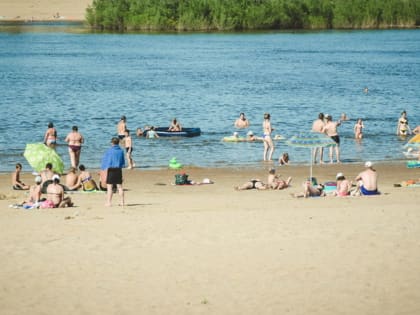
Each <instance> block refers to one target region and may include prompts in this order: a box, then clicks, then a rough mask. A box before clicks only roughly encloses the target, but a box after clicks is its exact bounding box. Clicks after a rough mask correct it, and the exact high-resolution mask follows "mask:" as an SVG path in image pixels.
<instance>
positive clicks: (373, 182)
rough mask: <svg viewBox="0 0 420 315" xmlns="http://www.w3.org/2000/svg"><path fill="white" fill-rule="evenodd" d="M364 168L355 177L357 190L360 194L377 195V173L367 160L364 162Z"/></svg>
mask: <svg viewBox="0 0 420 315" xmlns="http://www.w3.org/2000/svg"><path fill="white" fill-rule="evenodd" d="M365 167H366V170H364V171H363V172H361V173H360V174H359V175H357V177H356V181H358V182H359V187H358V189H359V191H360V194H361V195H365V196H369V195H378V194H379V191H378V174H377V172H376V170H375V169H373V163H372V162H370V161H367V162H366V163H365Z"/></svg>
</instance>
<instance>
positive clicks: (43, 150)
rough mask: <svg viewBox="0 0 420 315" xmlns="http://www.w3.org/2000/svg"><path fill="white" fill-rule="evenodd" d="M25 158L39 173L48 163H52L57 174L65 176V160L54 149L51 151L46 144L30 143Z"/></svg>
mask: <svg viewBox="0 0 420 315" xmlns="http://www.w3.org/2000/svg"><path fill="white" fill-rule="evenodd" d="M23 156H24V157H25V158H26V160H27V161H28V163H29V165H30V166H32V168H33V169H34V170H35V171H37V172H40V171H42V170H43V169H45V165H46V164H47V163H51V164H52V166H53V171H54V172H55V173H58V174H63V171H64V163H63V160H62V159H61V157H60V156H59V155H58V154H57V152H55V150H54V149H51V148H50V147H48V146H46V145H45V144H44V143H28V144H27V145H26V148H25V152H24V153H23Z"/></svg>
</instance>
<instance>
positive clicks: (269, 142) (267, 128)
mask: <svg viewBox="0 0 420 315" xmlns="http://www.w3.org/2000/svg"><path fill="white" fill-rule="evenodd" d="M270 118H271V116H270V114H268V113H265V114H264V121H263V142H264V157H263V159H264V161H271V160H272V157H273V153H274V142H273V139H272V138H271V133H272V132H273V128H272V127H271V122H270Z"/></svg>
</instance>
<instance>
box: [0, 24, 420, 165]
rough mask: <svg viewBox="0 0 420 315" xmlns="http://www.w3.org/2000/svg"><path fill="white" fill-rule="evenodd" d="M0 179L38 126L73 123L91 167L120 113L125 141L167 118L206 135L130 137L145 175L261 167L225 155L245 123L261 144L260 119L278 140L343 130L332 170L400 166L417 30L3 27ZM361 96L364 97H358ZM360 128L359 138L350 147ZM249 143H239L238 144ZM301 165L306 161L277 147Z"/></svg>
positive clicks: (416, 96)
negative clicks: (327, 118)
mask: <svg viewBox="0 0 420 315" xmlns="http://www.w3.org/2000/svg"><path fill="white" fill-rule="evenodd" d="M0 81H1V84H0V95H1V99H0V109H1V118H2V123H1V124H0V171H11V170H13V169H14V164H15V163H16V162H21V163H22V164H23V165H24V170H27V171H28V170H30V169H31V168H30V167H29V165H28V164H27V163H26V161H25V158H24V157H23V152H24V149H25V145H26V143H32V142H40V141H42V140H43V135H44V132H45V130H46V128H47V124H48V122H50V121H51V122H53V123H54V125H55V126H56V128H57V130H58V135H59V146H58V148H57V151H58V153H59V154H60V155H61V156H62V157H63V160H64V162H65V164H66V167H67V166H69V157H68V153H67V146H66V144H65V142H64V138H65V136H66V135H67V133H68V132H70V130H71V127H72V126H73V125H77V126H78V127H79V131H80V132H81V133H82V134H83V135H84V137H85V139H86V143H85V145H84V147H83V151H82V156H81V162H82V163H83V164H85V165H86V166H87V167H89V168H98V167H99V165H100V160H101V157H102V154H103V152H104V151H105V149H106V148H107V147H108V146H109V142H110V139H111V137H112V136H114V135H115V134H116V124H117V122H118V120H119V118H120V116H121V115H126V116H127V125H128V128H129V129H131V130H132V131H133V132H134V131H135V129H136V128H137V127H143V126H144V125H155V126H166V125H168V124H169V122H170V120H171V119H172V118H173V117H176V118H178V120H180V122H181V123H182V125H183V126H184V127H200V128H201V130H202V135H201V136H200V137H196V138H187V139H157V140H147V139H140V138H136V137H133V139H134V153H133V154H134V160H135V161H136V164H137V166H138V167H141V168H164V167H166V166H167V165H168V161H169V160H170V159H171V158H172V157H176V158H177V159H178V160H179V161H180V162H181V163H183V164H185V165H194V166H204V167H207V166H210V167H221V166H231V167H236V166H246V165H250V166H256V165H266V164H262V162H261V160H262V151H263V145H262V143H225V142H221V139H222V138H223V137H224V136H229V135H231V134H232V133H233V131H235V130H234V128H233V122H234V120H235V119H236V118H237V117H238V115H239V113H240V112H245V113H246V116H247V117H248V118H249V120H250V122H251V126H250V128H249V129H250V130H252V131H253V132H254V133H255V134H257V135H261V133H262V127H261V124H262V120H263V114H264V113H265V112H269V113H271V117H272V125H273V127H274V128H275V131H274V134H280V135H282V136H284V137H286V138H288V137H291V136H292V135H294V134H295V133H297V132H300V131H306V130H310V128H311V125H312V121H313V120H314V119H315V118H316V117H317V115H318V113H319V112H324V113H329V114H331V115H332V116H333V118H334V119H338V118H339V116H340V114H341V113H343V112H345V113H346V114H347V115H348V117H349V118H350V120H349V121H347V122H345V123H343V124H342V126H340V127H339V133H340V136H341V141H342V146H341V152H342V161H343V162H345V163H354V162H360V161H364V160H367V159H369V160H373V161H394V160H400V159H404V156H403V155H402V153H401V152H402V146H403V145H404V143H405V141H406V139H400V138H399V137H397V136H396V135H395V130H396V123H397V120H398V117H399V115H400V112H401V111H402V110H406V111H407V113H408V119H409V123H410V125H411V127H412V128H414V127H415V126H416V125H417V124H420V113H419V101H420V83H419V82H420V30H381V31H323V32H266V33H239V34H225V33H221V34H202V33H199V34H94V33H89V32H87V31H86V30H80V29H79V27H76V26H71V25H70V26H67V27H60V26H57V25H55V26H51V25H41V26H40V25H35V26H31V27H23V28H22V27H21V28H19V29H17V30H16V28H14V27H9V26H0ZM365 87H368V88H369V92H368V93H364V91H363V89H364V88H365ZM358 117H361V118H363V120H364V124H365V130H364V139H363V140H362V141H361V142H356V141H355V140H354V139H353V126H354V124H355V121H356V119H357V118H358ZM245 132H246V131H241V133H242V135H245ZM285 151H287V152H289V155H290V157H291V160H292V161H293V163H297V164H308V163H309V152H308V149H301V148H292V147H287V146H286V144H285V142H284V141H279V142H276V151H275V155H274V156H275V158H276V159H277V158H278V156H279V155H280V154H281V153H282V152H285Z"/></svg>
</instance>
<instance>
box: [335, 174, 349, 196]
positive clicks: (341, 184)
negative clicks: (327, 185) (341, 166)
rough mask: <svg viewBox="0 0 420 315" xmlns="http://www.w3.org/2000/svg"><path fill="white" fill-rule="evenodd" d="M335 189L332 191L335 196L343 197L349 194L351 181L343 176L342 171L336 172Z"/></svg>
mask: <svg viewBox="0 0 420 315" xmlns="http://www.w3.org/2000/svg"><path fill="white" fill-rule="evenodd" d="M336 180H337V190H336V191H335V192H334V195H335V196H339V197H345V196H348V195H349V194H350V189H351V186H352V183H351V182H350V181H349V180H347V179H346V178H345V177H344V174H343V173H338V174H337V176H336Z"/></svg>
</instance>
